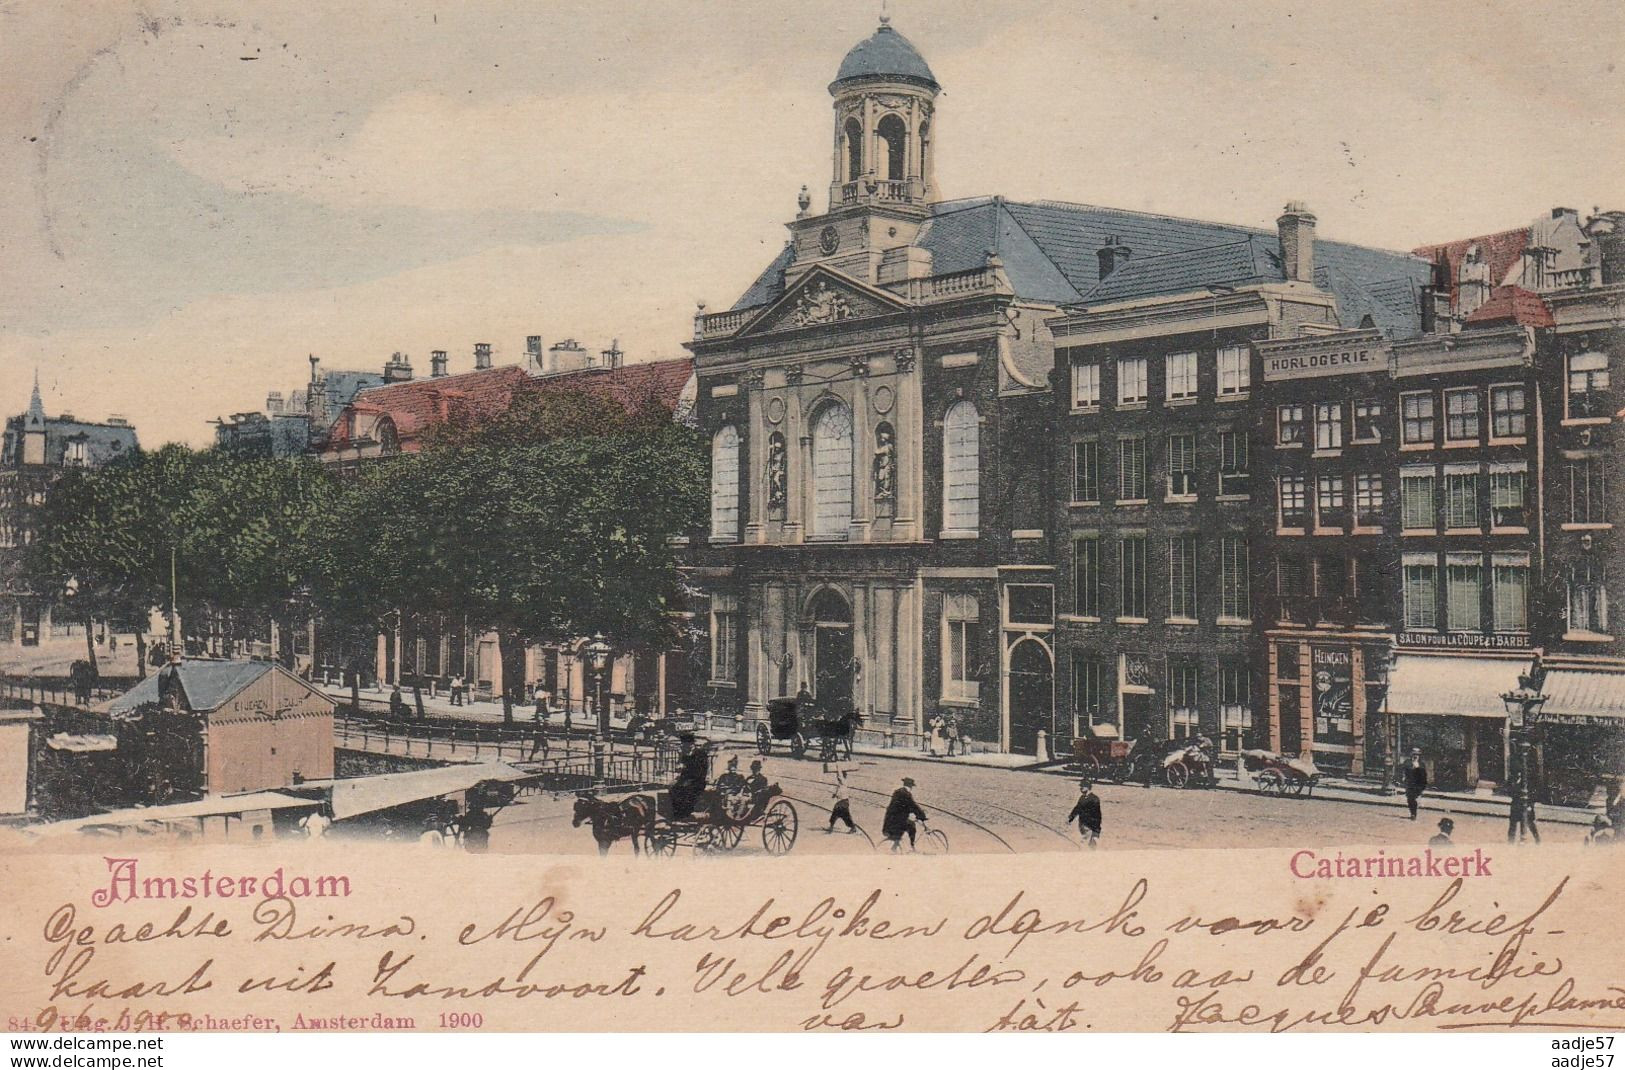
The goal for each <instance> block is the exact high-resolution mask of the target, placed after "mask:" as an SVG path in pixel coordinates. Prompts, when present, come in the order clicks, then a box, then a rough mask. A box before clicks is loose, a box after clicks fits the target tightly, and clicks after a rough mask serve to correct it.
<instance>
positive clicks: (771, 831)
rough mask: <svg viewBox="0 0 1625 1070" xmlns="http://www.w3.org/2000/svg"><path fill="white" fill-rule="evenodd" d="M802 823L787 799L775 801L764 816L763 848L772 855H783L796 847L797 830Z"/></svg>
mask: <svg viewBox="0 0 1625 1070" xmlns="http://www.w3.org/2000/svg"><path fill="white" fill-rule="evenodd" d="M800 824H801V821H800V819H799V818H798V817H797V816H796V808H795V807H794V806H791V805H790V803H789V802H788V801H787V800H785V799H774V800H773V804H772V805H771V806H769V807H768V808H767V812H766V813H764V814H762V847H763V848H765V849H766V850H767V853H768V854H770V855H782V854H784V853H785V852H786V851H788V850H790V848H792V847H794V846H795V845H796V829H797V828H798V827H799V826H800Z"/></svg>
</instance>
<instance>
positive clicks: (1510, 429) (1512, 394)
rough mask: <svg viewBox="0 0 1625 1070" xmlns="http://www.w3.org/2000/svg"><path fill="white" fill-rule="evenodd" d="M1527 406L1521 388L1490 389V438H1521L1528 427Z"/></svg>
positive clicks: (1500, 387)
mask: <svg viewBox="0 0 1625 1070" xmlns="http://www.w3.org/2000/svg"><path fill="white" fill-rule="evenodd" d="M1528 405H1529V402H1528V399H1527V398H1526V397H1525V396H1524V389H1523V387H1521V386H1492V387H1490V437H1491V438H1523V437H1524V435H1525V433H1526V432H1527V430H1528V426H1529V411H1528Z"/></svg>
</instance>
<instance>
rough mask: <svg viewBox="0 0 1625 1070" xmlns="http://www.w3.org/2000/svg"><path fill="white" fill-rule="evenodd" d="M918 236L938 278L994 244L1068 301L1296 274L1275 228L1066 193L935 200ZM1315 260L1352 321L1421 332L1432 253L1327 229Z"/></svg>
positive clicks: (1023, 277)
mask: <svg viewBox="0 0 1625 1070" xmlns="http://www.w3.org/2000/svg"><path fill="white" fill-rule="evenodd" d="M1108 238H1115V239H1117V240H1118V241H1119V242H1121V243H1122V244H1124V245H1126V246H1128V247H1129V249H1130V250H1131V256H1130V259H1129V261H1128V263H1127V264H1125V265H1123V266H1122V267H1120V268H1118V270H1117V271H1116V272H1114V273H1113V274H1112V275H1111V276H1110V277H1108V278H1107V279H1106V280H1104V281H1102V280H1101V279H1100V260H1099V257H1098V255H1097V254H1098V251H1099V249H1100V247H1101V246H1103V245H1104V244H1105V243H1106V240H1107V239H1108ZM917 244H918V245H919V246H921V247H922V248H925V249H928V250H929V251H930V252H931V254H932V271H933V272H934V273H935V274H938V275H945V274H950V273H953V272H956V271H969V270H972V269H974V268H979V267H981V266H982V265H983V264H984V263H985V262H986V258H987V253H988V251H989V250H990V249H991V250H993V251H994V252H996V253H998V255H999V257H1000V259H1001V260H1002V261H1003V262H1004V270H1005V274H1006V275H1007V276H1009V279H1010V283H1011V286H1012V287H1013V288H1014V289H1015V292H1016V295H1017V296H1018V297H1021V298H1024V299H1027V300H1033V301H1043V302H1046V303H1051V304H1058V305H1085V306H1087V305H1091V304H1104V303H1107V302H1116V301H1126V300H1132V299H1135V298H1146V297H1156V296H1162V295H1166V294H1174V293H1188V292H1190V291H1193V290H1200V289H1202V288H1203V287H1205V286H1209V285H1215V286H1242V285H1247V284H1250V283H1266V282H1283V281H1285V278H1286V275H1285V272H1284V270H1283V268H1282V264H1281V259H1280V248H1279V239H1278V237H1277V235H1276V233H1275V231H1274V230H1264V229H1260V228H1255V227H1240V226H1234V225H1231V224H1227V223H1211V222H1207V221H1204V220H1196V219H1180V218H1177V217H1174V216H1161V215H1154V214H1151V213H1146V212H1131V211H1125V210H1123V209H1118V208H1100V207H1096V206H1094V205H1084V204H1068V203H1064V202H1058V201H1030V202H1022V201H1006V200H1005V199H1004V198H1002V197H981V198H973V199H968V200H959V201H945V202H942V203H939V204H935V205H932V215H931V218H930V219H929V220H927V221H926V223H925V225H924V226H923V227H922V228H921V230H920V235H919V238H918V239H917ZM793 259H794V256H793V252H792V251H791V250H790V249H789V248H788V247H786V249H785V250H784V251H783V252H781V253H780V254H779V256H778V257H777V258H776V259H775V260H774V261H773V263H772V264H770V265H769V266H768V269H767V270H766V271H764V272H763V273H762V275H761V276H760V277H759V278H758V279H757V280H756V281H755V282H754V283H752V285H751V287H750V289H749V290H747V291H746V292H745V294H744V295H743V296H742V297H741V298H740V299H739V301H738V302H737V303H735V305H734V308H735V309H740V308H750V307H755V306H757V305H761V304H766V303H767V302H769V301H772V300H776V299H777V298H778V297H779V296H780V295H782V294H783V292H784V270H785V268H786V267H788V266H789V264H790V263H791V262H792V261H793ZM1315 262H1316V271H1315V281H1316V284H1317V285H1318V286H1320V287H1321V288H1322V289H1325V290H1327V291H1328V292H1330V293H1332V294H1333V295H1334V296H1336V298H1337V301H1338V307H1339V312H1340V315H1341V317H1342V320H1343V323H1344V324H1345V325H1346V326H1350V327H1352V326H1357V325H1358V324H1359V323H1361V322H1362V320H1364V319H1365V318H1366V317H1370V319H1371V322H1372V325H1373V326H1376V327H1378V328H1380V329H1381V330H1382V331H1383V333H1384V334H1386V335H1388V336H1390V337H1395V338H1403V337H1409V336H1412V335H1415V334H1417V333H1419V332H1420V330H1421V305H1420V298H1419V292H1420V289H1421V287H1423V286H1425V285H1427V284H1428V282H1429V281H1430V278H1431V273H1432V266H1431V265H1430V264H1429V263H1428V261H1426V260H1424V259H1422V258H1420V257H1417V256H1414V255H1411V254H1409V253H1400V252H1390V251H1388V250H1382V249H1371V248H1367V247H1364V246H1358V245H1350V244H1347V243H1345V242H1335V241H1327V240H1325V239H1323V238H1318V237H1317V239H1316V241H1315Z"/></svg>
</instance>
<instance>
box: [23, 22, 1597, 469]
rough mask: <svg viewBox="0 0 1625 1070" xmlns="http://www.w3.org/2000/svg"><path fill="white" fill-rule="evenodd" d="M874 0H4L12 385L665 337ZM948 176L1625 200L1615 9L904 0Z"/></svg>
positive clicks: (817, 99) (1374, 215)
mask: <svg viewBox="0 0 1625 1070" xmlns="http://www.w3.org/2000/svg"><path fill="white" fill-rule="evenodd" d="M879 6H880V5H879V0H850V2H849V0H829V2H826V0H806V2H803V3H799V4H789V3H760V2H751V3H747V2H729V0H705V2H700V0H693V2H678V0H642V2H638V3H631V2H620V3H612V2H603V0H600V2H595V3H576V2H564V0H559V2H551V3H528V4H518V3H495V2H481V0H458V2H456V3H449V4H434V3H428V2H424V3H409V2H403V0H391V2H383V0H376V2H369V0H353V2H347V3H345V4H343V5H329V4H311V3H309V2H308V0H291V2H285V3H283V2H260V3H247V4H225V3H219V2H211V0H182V2H174V3H157V2H152V3H132V2H123V3H119V2H110V0H74V2H73V3H72V4H52V3H45V2H40V0H0V70H4V71H5V72H6V75H5V78H4V80H3V82H0V137H3V138H4V142H3V144H4V145H5V150H4V151H3V152H0V183H3V188H4V189H5V190H6V191H7V195H6V196H5V197H4V198H0V411H6V412H21V411H22V410H23V409H24V408H25V407H26V405H27V401H28V391H29V388H30V385H31V382H32V380H33V377H34V375H35V374H36V372H37V373H38V375H39V379H40V383H41V390H42V394H43V396H44V400H45V406H46V409H47V411H48V412H50V413H51V414H52V415H56V414H58V413H62V412H71V413H72V414H74V415H75V416H77V417H79V418H81V419H84V418H90V419H103V418H105V417H107V416H108V415H112V414H118V415H122V416H125V417H127V418H128V419H130V420H131V421H132V422H133V423H134V424H135V425H136V428H137V430H138V433H139V434H140V437H141V440H142V443H143V445H146V446H155V445H158V444H160V443H162V442H165V441H171V440H174V441H184V442H190V443H193V444H203V443H206V442H208V441H210V440H211V439H212V434H213V430H212V428H211V427H210V424H209V421H211V420H213V419H216V418H218V417H221V416H225V415H229V414H231V413H234V412H243V411H250V410H255V409H259V408H261V407H262V406H263V404H264V400H265V395H266V393H267V391H270V390H283V391H287V390H291V389H295V388H297V387H300V386H301V385H302V384H303V382H304V380H305V379H306V378H307V377H308V370H309V365H308V362H307V355H309V354H314V355H315V356H317V357H319V358H320V359H321V360H322V362H323V364H324V365H325V366H328V367H337V368H353V369H372V370H378V369H381V368H382V366H383V364H384V362H385V361H386V360H387V359H388V358H389V356H390V354H391V353H392V352H395V351H402V352H405V353H407V354H408V355H409V356H410V358H411V359H412V362H413V365H414V368H416V369H417V370H418V371H419V373H420V374H421V373H426V372H427V370H428V358H429V352H430V351H431V350H433V349H445V350H447V351H449V353H450V354H451V369H452V371H454V372H456V371H459V370H468V369H469V368H471V367H472V365H473V346H474V343H475V342H490V343H491V344H492V345H493V346H494V348H495V352H496V359H497V362H498V363H517V362H519V361H521V360H522V359H523V353H524V340H525V336H526V335H530V334H540V335H542V336H543V338H544V339H545V342H546V343H547V344H551V343H553V342H555V341H558V340H560V339H562V338H566V337H574V338H577V339H579V340H580V341H581V342H582V344H584V345H586V346H588V347H589V348H593V349H598V348H604V347H607V346H608V344H609V342H610V340H611V339H612V338H613V339H618V340H619V343H620V346H621V348H622V349H623V350H624V351H625V352H626V353H627V354H628V359H629V360H647V359H655V358H660V357H675V356H681V355H682V354H683V349H682V343H683V341H684V340H685V339H686V338H688V337H690V336H691V334H692V330H693V319H692V317H693V315H694V311H695V307H696V302H698V301H705V302H707V303H708V304H709V306H710V307H711V308H712V309H717V308H724V307H727V306H728V305H730V304H732V302H733V301H734V300H735V299H736V298H737V297H738V296H739V294H740V293H742V292H743V291H744V289H745V288H746V287H747V286H748V284H749V283H750V281H751V280H752V279H753V278H754V277H755V276H756V275H757V274H758V273H759V272H760V270H761V269H762V267H763V266H764V265H765V264H766V262H767V261H768V260H770V259H771V258H772V257H773V255H775V254H776V253H777V251H778V250H779V249H780V248H781V247H782V245H783V243H784V240H785V236H786V233H785V230H784V223H785V222H787V221H788V220H790V219H791V218H792V217H793V216H794V214H795V211H796V195H797V192H798V190H799V189H800V187H801V186H802V185H803V184H806V185H807V186H808V187H809V188H810V190H811V192H812V194H813V198H814V209H815V210H819V209H821V208H822V207H823V206H824V204H825V200H826V195H827V189H828V182H829V175H830V170H831V163H830V156H829V154H830V147H831V142H832V127H831V125H830V124H831V122H832V118H831V110H830V97H829V94H828V91H827V86H828V83H829V81H830V80H831V79H832V78H833V77H834V75H835V71H836V69H837V67H838V66H839V64H840V61H841V57H842V56H843V55H844V54H845V52H846V51H847V49H848V48H850V47H851V46H852V45H854V44H856V43H857V42H858V41H859V40H861V39H862V38H864V37H866V36H867V35H868V34H869V33H870V32H871V31H872V30H873V29H874V27H875V25H876V19H877V15H878V13H879ZM890 10H891V16H892V24H893V25H894V26H895V27H896V28H897V29H898V30H899V31H900V32H902V33H903V34H904V35H906V36H907V37H908V38H909V39H910V40H912V41H913V42H914V44H915V45H916V46H917V47H918V48H919V49H920V51H921V53H922V54H923V55H924V56H925V58H926V59H927V61H928V62H929V63H930V64H931V67H932V69H933V71H934V72H935V73H936V76H937V80H938V81H939V82H940V83H941V84H942V86H943V89H944V91H943V94H942V96H941V97H940V98H939V101H938V108H937V120H936V124H935V125H936V130H937V135H936V151H937V169H938V180H939V183H940V185H941V186H942V189H943V195H944V197H948V198H953V197H966V196H980V195H990V194H1003V195H1005V196H1007V197H1010V198H1012V199H1039V198H1043V199H1052V200H1065V201H1076V202H1082V203H1089V204H1099V205H1108V206H1113V207H1119V208H1130V209H1139V210H1147V211H1154V212H1160V213H1165V214H1170V215H1180V216H1190V217H1197V218H1204V219H1213V220H1218V221H1223V222H1229V223H1239V224H1244V225H1252V226H1260V227H1271V226H1273V221H1274V219H1275V217H1276V216H1277V215H1278V214H1279V213H1280V210H1281V207H1282V206H1283V205H1284V204H1285V203H1286V202H1287V201H1289V200H1302V201H1305V202H1307V203H1308V204H1309V206H1310V207H1311V209H1312V210H1313V211H1314V212H1315V214H1316V215H1317V216H1318V217H1319V233H1320V234H1322V235H1323V236H1326V237H1330V238H1336V239H1339V240H1345V241H1353V242H1360V243H1365V244H1370V245H1376V246H1381V247H1384V248H1392V249H1409V248H1414V247H1416V246H1419V245H1423V244H1428V243H1433V242H1438V241H1445V240H1449V239H1453V238H1459V237H1466V236H1470V235H1474V234H1482V233H1488V232H1491V231H1496V230H1502V229H1507V228H1510V227H1515V226H1522V225H1526V224H1527V223H1528V222H1529V221H1530V220H1531V219H1533V218H1534V217H1535V216H1536V215H1538V214H1541V213H1543V212H1546V211H1547V210H1549V209H1550V208H1552V207H1555V206H1559V205H1561V206H1565V207H1572V208H1577V209H1579V210H1580V211H1581V212H1582V213H1587V212H1589V211H1591V210H1592V209H1593V208H1594V207H1598V206H1600V207H1602V208H1603V209H1609V208H1625V136H1622V131H1621V129H1620V126H1621V120H1620V118H1619V117H1620V116H1622V115H1625V70H1622V69H1621V65H1625V9H1622V8H1621V7H1620V5H1618V4H1617V3H1616V2H1615V0H1574V2H1570V3H1567V4H1564V5H1562V6H1561V7H1559V8H1550V9H1548V8H1544V7H1543V6H1542V5H1534V4H1529V3H1527V2H1506V3H1501V2H1494V3H1490V2H1470V0H1441V2H1438V3H1431V4H1417V3H1414V2H1413V0H1404V2H1374V0H1340V2H1338V3H1336V4H1306V3H1301V2H1300V3H1287V2H1280V3H1275V2H1245V0H1229V2H1219V0H1214V2H1202V3H1177V2H1172V0H1164V2H1157V3H1153V2H1140V0H1112V2H1110V3H1107V2H1094V0H1082V2H1080V0H1074V2H1069V3H1059V2H1049V3H1040V2H1036V0H1033V2H1023V0H1001V2H1000V3H998V4H988V3H981V2H976V3H970V2H966V3H946V2H934V3H933V2H927V0H892V2H891V4H890Z"/></svg>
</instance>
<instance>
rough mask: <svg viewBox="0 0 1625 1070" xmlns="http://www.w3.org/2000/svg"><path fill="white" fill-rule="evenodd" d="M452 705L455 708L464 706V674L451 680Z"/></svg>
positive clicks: (459, 674)
mask: <svg viewBox="0 0 1625 1070" xmlns="http://www.w3.org/2000/svg"><path fill="white" fill-rule="evenodd" d="M451 704H452V705H453V706H461V705H462V704H463V675H462V673H458V674H457V675H456V676H453V677H452V678H451Z"/></svg>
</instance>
